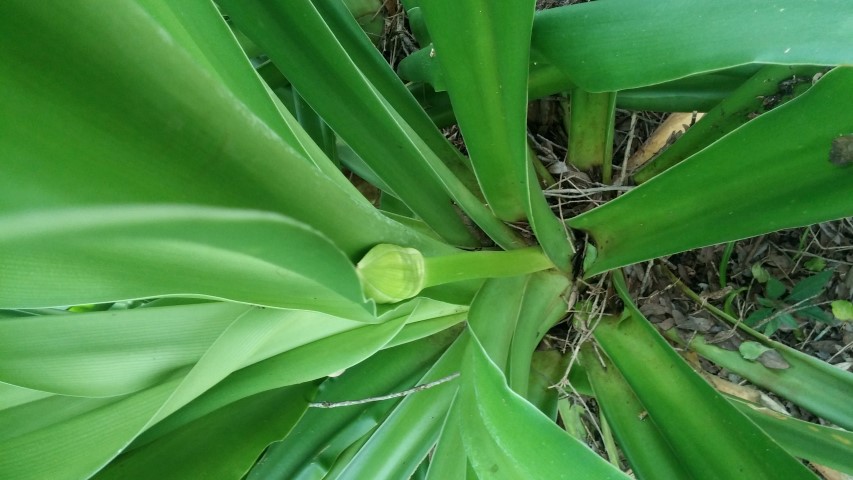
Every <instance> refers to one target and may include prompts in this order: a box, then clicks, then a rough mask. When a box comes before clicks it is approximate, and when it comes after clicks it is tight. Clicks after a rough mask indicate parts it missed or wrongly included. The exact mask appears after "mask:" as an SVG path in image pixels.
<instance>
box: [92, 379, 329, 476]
mask: <svg viewBox="0 0 853 480" xmlns="http://www.w3.org/2000/svg"><path fill="white" fill-rule="evenodd" d="M315 391H316V386H315V385H311V384H304V385H299V386H294V387H287V388H282V389H277V390H271V391H269V392H264V393H259V394H257V395H253V396H251V397H248V398H244V399H242V400H239V401H237V402H234V403H232V404H230V405H228V406H226V407H223V408H221V409H219V410H216V411H214V412H212V413H210V414H208V415H206V416H204V417H202V418H199V419H198V420H195V421H193V422H191V423H189V424H188V425H185V426H184V427H182V428H180V429H179V430H177V431H176V432H174V433H172V434H171V435H168V436H166V437H163V438H160V439H158V440H157V441H156V442H154V443H151V444H148V445H146V446H145V447H143V448H139V449H137V450H134V451H132V452H130V453H128V454H125V455H122V456H120V457H118V458H117V459H116V460H115V461H114V462H111V463H110V464H109V466H108V467H107V468H105V469H104V470H102V471H100V472H98V475H96V476H95V478H97V479H109V478H116V479H125V478H145V477H151V476H157V478H162V479H175V480H180V479H185V478H192V477H205V478H223V479H224V478H234V479H237V478H243V476H244V475H245V474H246V472H248V471H249V469H250V468H251V467H252V465H253V464H254V463H255V461H256V460H257V458H258V456H259V455H260V454H261V452H262V451H263V450H264V448H266V447H267V445H269V444H270V443H272V442H274V441H276V440H279V439H281V438H282V437H284V436H285V435H287V433H288V432H289V431H290V430H291V429H292V428H293V426H294V425H295V424H296V422H298V421H299V418H300V417H301V416H302V414H303V413H304V412H305V409H306V408H307V407H308V399H309V397H310V396H311V395H312V394H313V393H314V392H315Z"/></svg>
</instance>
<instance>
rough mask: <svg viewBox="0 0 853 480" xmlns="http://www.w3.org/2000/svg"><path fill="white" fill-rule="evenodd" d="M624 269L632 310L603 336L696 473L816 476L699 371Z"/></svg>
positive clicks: (598, 332) (618, 283)
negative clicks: (647, 309)
mask: <svg viewBox="0 0 853 480" xmlns="http://www.w3.org/2000/svg"><path fill="white" fill-rule="evenodd" d="M618 273H619V272H617V274H616V275H614V277H613V278H614V286H615V287H616V290H617V292H618V293H619V296H620V298H622V300H623V301H624V302H625V303H626V305H627V311H626V315H623V316H622V318H621V319H620V318H617V317H613V316H606V317H604V318H603V319H602V320H601V321H600V322H599V323H598V326H597V327H596V328H595V331H594V334H595V338H596V340H598V342H599V344H600V345H601V347H602V348H603V349H604V351H605V352H606V353H607V355H608V356H609V357H610V359H611V360H612V361H613V364H614V365H616V367H617V368H618V369H619V371H620V372H621V373H622V375H623V376H624V377H625V380H626V381H627V382H628V384H629V385H630V386H631V389H632V390H634V392H635V393H636V395H637V398H638V399H639V400H640V402H642V404H643V406H645V408H646V410H647V411H648V414H649V417H650V419H651V420H652V421H654V422H655V425H657V427H658V428H659V429H660V431H661V432H662V433H663V435H664V436H665V437H666V438H667V440H668V443H669V444H670V445H671V446H672V449H673V450H674V451H675V452H676V454H677V455H678V457H679V458H680V459H681V461H682V463H683V464H684V466H685V467H686V468H687V469H688V470H689V471H690V472H691V474H693V475H695V476H696V477H699V478H812V479H813V478H815V476H814V474H812V473H811V472H810V471H809V470H808V469H807V468H806V467H805V466H803V465H802V464H801V463H800V462H799V461H797V460H796V459H794V458H793V457H791V456H790V455H789V454H788V453H787V452H785V451H784V450H782V448H781V447H779V445H778V444H776V443H775V442H773V440H772V439H771V438H770V437H768V436H767V434H765V433H764V432H763V431H762V430H760V429H759V428H758V427H756V426H755V424H753V423H752V422H751V421H749V420H748V419H747V418H746V417H744V416H743V414H741V413H740V412H739V411H737V410H736V409H735V408H734V407H733V406H732V405H731V404H730V403H728V401H726V399H725V398H724V397H723V396H722V395H721V394H719V393H718V392H717V391H716V390H714V389H713V387H711V386H710V385H709V384H708V383H707V382H706V381H705V380H704V379H703V378H702V377H701V376H699V375H698V374H697V373H696V372H694V371H693V369H692V368H691V367H690V365H688V364H687V362H685V361H684V359H682V358H681V356H680V355H679V354H678V353H677V352H676V351H675V350H674V349H673V348H672V347H671V346H670V345H669V344H668V343H667V342H666V340H665V339H664V338H663V337H661V335H660V334H659V333H658V332H657V330H656V329H655V327H654V326H652V325H651V324H650V323H649V322H648V320H646V319H645V318H644V317H643V316H642V314H641V313H640V311H639V309H637V307H636V306H635V305H634V304H633V302H632V299H631V297H630V296H629V294H628V291H627V286H626V285H625V280H624V277H622V275H621V274H618ZM730 353H732V354H733V355H735V356H737V357H738V358H739V359H740V360H741V361H742V362H745V363H750V362H747V361H746V360H743V358H741V356H740V354H739V353H737V352H730ZM762 368H764V367H763V366H762ZM686 407H689V408H686ZM696 432H702V438H703V441H702V442H696V437H695V435H696ZM721 458H724V459H726V461H719V459H721Z"/></svg>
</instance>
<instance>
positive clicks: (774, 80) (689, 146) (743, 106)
mask: <svg viewBox="0 0 853 480" xmlns="http://www.w3.org/2000/svg"><path fill="white" fill-rule="evenodd" d="M822 70H824V69H823V68H820V67H813V66H803V65H764V66H762V67H761V69H760V70H758V73H756V74H755V75H753V76H752V77H750V78H749V79H747V80H746V81H744V82H743V83H742V84H741V85H739V86H738V87H737V88H736V89H735V90H734V91H733V92H732V93H731V95H729V96H728V97H726V98H724V99H723V100H722V101H720V102H719V104H717V105H716V106H714V108H713V109H711V110H710V111H708V112H707V113H706V114H705V116H704V117H702V119H701V120H699V121H698V122H697V123H696V124H695V125H693V126H691V127H690V128H689V129H687V131H686V132H684V134H683V135H681V136H680V137H679V138H678V141H677V142H676V143H674V144H673V145H670V146H668V147H667V148H666V149H665V150H663V151H662V152H660V153H659V154H658V155H657V156H656V157H655V158H654V159H653V160H652V161H650V162H649V163H648V164H646V165H644V166H643V168H642V169H641V170H640V171H638V172H636V173H634V175H633V178H634V180H635V181H636V182H637V183H643V182H645V181H647V180H648V179H650V178H652V177H653V176H655V175H657V174H659V173H660V172H662V171H664V170H666V169H667V168H670V167H672V166H673V165H675V164H677V163H679V162H681V161H682V160H684V159H685V158H687V157H689V156H690V155H693V154H694V153H696V152H698V151H699V150H701V149H703V148H705V147H707V146H708V145H710V144H712V143H713V142H715V141H717V140H719V139H720V138H721V137H723V136H724V135H727V134H728V133H729V132H731V131H733V130H735V129H736V128H737V127H740V126H741V125H743V124H745V123H746V122H748V121H749V120H750V119H752V118H753V117H755V116H756V115H757V114H761V113H763V112H764V111H766V110H769V109H770V108H775V107H776V106H778V104H779V103H782V102H785V101H788V100H790V99H791V98H792V96H793V94H794V92H793V90H794V88H795V87H796V88H798V89H799V88H802V87H806V88H808V87H810V86H811V79H812V78H813V76H814V75H815V74H817V73H819V72H821V71H822ZM792 81H793V82H802V83H794V84H793V85H791V82H792ZM786 85H791V86H789V87H788V86H786ZM789 88H790V91H789V90H788V89H789ZM800 93H801V92H800ZM765 102H768V104H767V105H766V104H765ZM770 102H776V103H770ZM700 111H701V110H700Z"/></svg>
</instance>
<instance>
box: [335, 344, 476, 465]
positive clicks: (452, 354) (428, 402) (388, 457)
mask: <svg viewBox="0 0 853 480" xmlns="http://www.w3.org/2000/svg"><path fill="white" fill-rule="evenodd" d="M467 343H468V335H467V334H465V333H463V335H461V336H460V337H458V338H457V339H456V341H455V342H454V343H453V345H451V346H450V348H448V349H447V350H446V351H445V352H444V354H443V355H442V357H441V358H440V359H439V360H438V361H437V362H435V364H434V365H433V366H432V368H430V370H429V372H427V373H426V375H424V377H423V378H422V379H421V380H420V382H418V383H419V384H424V383H428V382H431V381H436V380H439V379H441V378H444V377H447V376H448V375H451V374H453V373H456V372H457V371H458V369H459V364H460V362H461V359H462V355H463V353H464V352H465V346H466V345H467ZM457 385H458V380H452V381H450V382H447V383H444V384H441V385H438V386H436V387H433V388H429V389H426V390H423V391H420V392H417V393H413V394H411V395H409V396H407V397H406V398H404V399H403V401H401V402H400V403H399V404H398V405H397V407H396V408H394V410H393V411H391V413H390V414H389V415H388V416H387V417H386V418H385V420H384V421H383V422H382V424H381V425H379V426H378V427H377V428H376V430H375V431H374V432H373V433H372V434H371V435H370V437H369V438H368V439H367V440H366V441H365V443H364V444H363V445H362V446H360V447H358V449H357V451H356V452H355V453H354V455H353V457H352V458H351V459H349V460H348V461H347V462H345V463H344V464H343V465H341V466H340V469H339V470H338V471H337V472H335V473H334V474H330V475H329V477H330V480H331V479H332V478H335V479H337V478H341V479H359V480H360V479H362V478H408V477H409V476H410V475H412V473H414V471H415V469H417V467H418V465H419V464H420V463H421V461H422V460H423V459H424V458H426V456H427V454H428V453H429V451H430V449H431V448H432V447H433V445H435V442H436V440H437V439H438V436H439V434H440V432H441V427H442V424H443V422H444V418H445V417H446V415H447V411H448V410H449V408H450V404H451V402H452V400H453V397H454V396H455V395H456V390H457V388H456V387H457Z"/></svg>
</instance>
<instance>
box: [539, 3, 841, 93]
mask: <svg viewBox="0 0 853 480" xmlns="http://www.w3.org/2000/svg"><path fill="white" fill-rule="evenodd" d="M637 19H642V21H639V22H638V21H637ZM851 24H853V10H851V9H850V6H849V4H848V3H847V2H846V0H812V1H809V2H802V1H799V0H781V1H774V2H772V3H771V2H761V1H744V0H701V1H692V2H681V1H678V0H665V1H655V2H634V1H632V0H608V1H605V2H592V3H583V4H578V5H571V6H566V7H562V8H555V9H551V10H546V11H543V12H542V13H540V14H539V15H537V16H536V21H535V22H534V25H533V50H534V52H536V53H535V54H534V55H533V56H534V58H536V57H537V54H538V55H539V56H540V61H543V60H544V61H546V62H550V63H551V64H553V65H555V66H557V67H558V68H560V69H561V70H562V71H563V72H565V74H566V75H568V76H569V77H570V78H571V79H572V80H573V81H574V82H576V83H577V85H578V86H580V87H582V88H584V89H585V90H589V91H593V92H607V91H616V90H625V89H628V88H636V87H641V86H645V85H653V84H656V83H662V82H665V81H668V80H675V79H678V78H682V77H687V76H690V75H695V74H698V73H705V72H710V71H714V70H722V69H725V68H729V67H734V66H738V65H744V64H749V63H776V64H786V65H798V64H799V65H848V64H850V63H853V51H851V49H850V41H851V39H853V37H851V34H850V25H851ZM672 39H678V40H677V48H673V43H672V42H671V40H672ZM593 59H594V60H593Z"/></svg>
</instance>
